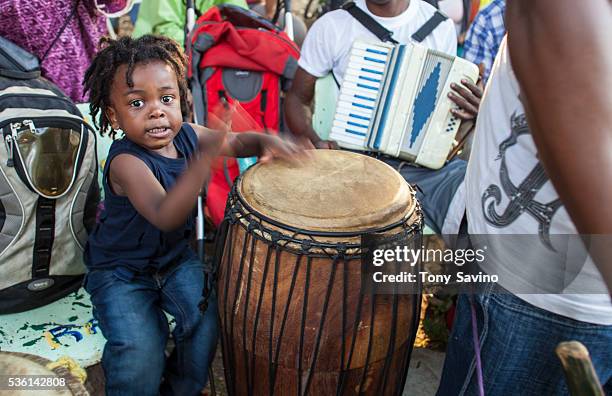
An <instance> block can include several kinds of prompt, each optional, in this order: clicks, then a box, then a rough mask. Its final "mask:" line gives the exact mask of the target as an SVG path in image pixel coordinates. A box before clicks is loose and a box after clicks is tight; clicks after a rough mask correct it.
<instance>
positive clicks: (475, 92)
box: [448, 63, 484, 121]
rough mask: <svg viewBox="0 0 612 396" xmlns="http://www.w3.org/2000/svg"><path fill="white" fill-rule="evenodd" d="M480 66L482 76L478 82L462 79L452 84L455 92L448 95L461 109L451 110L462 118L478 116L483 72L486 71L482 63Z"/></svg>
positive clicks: (466, 119)
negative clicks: (458, 82) (459, 82)
mask: <svg viewBox="0 0 612 396" xmlns="http://www.w3.org/2000/svg"><path fill="white" fill-rule="evenodd" d="M478 68H479V69H480V77H479V78H478V83H477V84H473V83H472V82H470V81H468V80H465V79H464V80H461V84H462V85H459V84H451V88H452V89H453V91H455V92H450V93H449V94H448V97H449V98H450V100H452V101H453V102H455V103H456V104H457V106H459V109H453V110H451V112H452V113H453V114H454V115H455V116H457V117H458V118H460V119H461V120H464V121H468V120H475V119H476V117H477V116H478V108H479V107H480V100H481V99H482V92H483V88H484V87H483V84H482V74H483V72H484V65H483V64H482V63H481V64H480V65H479V66H478Z"/></svg>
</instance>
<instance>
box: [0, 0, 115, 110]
mask: <svg viewBox="0 0 612 396" xmlns="http://www.w3.org/2000/svg"><path fill="white" fill-rule="evenodd" d="M98 2H99V3H111V4H113V5H115V4H116V3H125V2H126V0H102V1H101V0H98ZM75 4H78V5H77V8H76V10H75V12H74V14H73V10H74V6H75ZM0 16H1V20H2V23H0V36H2V37H4V38H6V39H8V40H11V41H12V42H14V43H15V44H17V45H19V46H21V47H22V48H24V49H26V50H28V51H30V52H31V53H33V54H34V55H36V56H37V57H38V58H39V59H41V58H42V57H43V56H44V55H45V53H47V51H48V53H47V55H46V57H45V58H44V59H43V60H42V62H41V67H42V73H43V76H45V77H46V78H48V79H49V80H51V81H53V82H54V83H55V84H56V85H58V86H59V87H60V88H61V89H62V90H63V91H64V92H65V93H66V94H67V95H68V96H70V97H71V98H72V100H74V101H75V102H77V103H81V102H86V101H87V100H88V98H86V97H85V96H84V94H83V76H84V75H85V70H87V67H88V66H89V64H90V62H91V60H92V58H93V56H94V55H95V54H96V52H97V48H98V41H99V40H100V37H102V36H103V35H104V34H106V33H107V29H106V22H105V17H104V16H103V15H102V14H101V13H100V12H98V11H97V10H96V7H95V1H94V0H0ZM66 21H68V24H67V25H66V28H65V29H64V31H63V32H62V34H61V35H60V36H59V38H58V39H57V41H56V42H55V44H53V46H52V47H51V45H52V42H53V41H54V40H55V38H56V37H57V35H58V34H59V32H60V30H61V28H62V26H64V24H65V23H66Z"/></svg>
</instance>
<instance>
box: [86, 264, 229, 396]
mask: <svg viewBox="0 0 612 396" xmlns="http://www.w3.org/2000/svg"><path fill="white" fill-rule="evenodd" d="M203 285H204V272H203V268H202V264H201V262H200V261H198V260H190V261H185V262H182V263H180V264H179V265H177V266H176V267H174V268H172V269H171V270H169V271H168V272H167V273H165V274H161V275H160V274H156V275H153V274H134V273H133V272H131V271H129V270H126V269H124V268H117V269H115V270H93V271H90V272H89V273H87V275H86V278H85V289H86V290H87V292H89V294H90V295H91V301H92V302H93V304H94V316H95V317H96V318H97V319H98V321H99V326H100V329H101V330H102V334H104V337H106V340H107V341H106V345H105V347H104V353H103V355H102V367H103V369H104V374H105V377H106V394H107V395H108V396H113V395H143V396H148V395H158V394H159V393H160V391H161V393H162V394H175V395H197V394H199V393H200V391H201V390H202V389H203V388H204V386H205V385H206V383H207V381H208V367H209V364H210V363H211V361H212V359H213V357H214V353H215V347H216V344H217V336H218V324H217V302H216V299H215V298H214V296H213V297H212V298H211V299H209V303H208V309H207V310H206V312H205V314H202V313H201V312H200V309H199V307H198V304H199V303H200V301H201V300H202V288H203ZM162 310H163V311H166V312H167V313H169V314H170V315H172V316H173V317H174V319H175V321H176V327H175V328H174V330H173V332H172V335H173V338H174V342H175V345H176V346H175V349H174V351H173V352H172V354H171V355H170V357H169V358H168V359H166V356H165V355H164V351H165V349H166V342H167V340H168V334H169V328H168V320H167V318H166V316H165V314H164V312H163V311H162ZM162 378H163V379H164V382H163V384H162Z"/></svg>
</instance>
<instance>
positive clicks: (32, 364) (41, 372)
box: [0, 352, 89, 396]
mask: <svg viewBox="0 0 612 396" xmlns="http://www.w3.org/2000/svg"><path fill="white" fill-rule="evenodd" d="M50 362H51V361H50V360H48V359H45V358H42V357H40V356H36V355H30V354H27V353H20V352H0V374H1V375H4V376H9V375H11V376H15V377H19V378H27V377H26V376H41V378H47V379H48V378H58V379H59V378H62V379H64V380H65V386H60V387H57V388H54V389H46V388H45V389H44V390H43V389H41V388H38V389H39V390H38V392H33V390H35V389H37V388H31V389H23V388H20V389H21V390H10V391H9V390H4V391H3V390H1V389H0V395H4V394H6V395H9V394H10V395H30V394H44V395H48V396H60V395H61V396H64V395H71V396H89V392H88V391H87V389H86V388H85V386H84V385H83V384H81V382H80V381H79V380H78V379H77V378H75V377H74V376H72V374H70V371H69V370H68V369H66V368H64V367H57V368H54V369H53V370H50V369H48V368H47V367H46V365H47V364H49V363H50ZM5 385H6V384H5ZM4 392H6V393H4Z"/></svg>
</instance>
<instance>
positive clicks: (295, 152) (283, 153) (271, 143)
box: [259, 135, 308, 162]
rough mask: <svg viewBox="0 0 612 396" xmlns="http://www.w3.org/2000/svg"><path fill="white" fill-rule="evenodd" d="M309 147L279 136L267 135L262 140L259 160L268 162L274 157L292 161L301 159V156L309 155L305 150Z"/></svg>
mask: <svg viewBox="0 0 612 396" xmlns="http://www.w3.org/2000/svg"><path fill="white" fill-rule="evenodd" d="M307 148H308V147H306V146H304V145H303V144H296V143H294V142H291V141H288V140H282V139H281V138H279V137H278V136H272V135H265V136H264V139H263V140H262V142H261V149H262V150H261V151H262V154H261V156H260V158H259V162H268V161H270V160H272V159H274V158H277V159H284V160H287V161H290V162H295V161H299V159H300V157H304V156H305V155H308V154H307V152H305V151H304V150H305V149H307Z"/></svg>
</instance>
